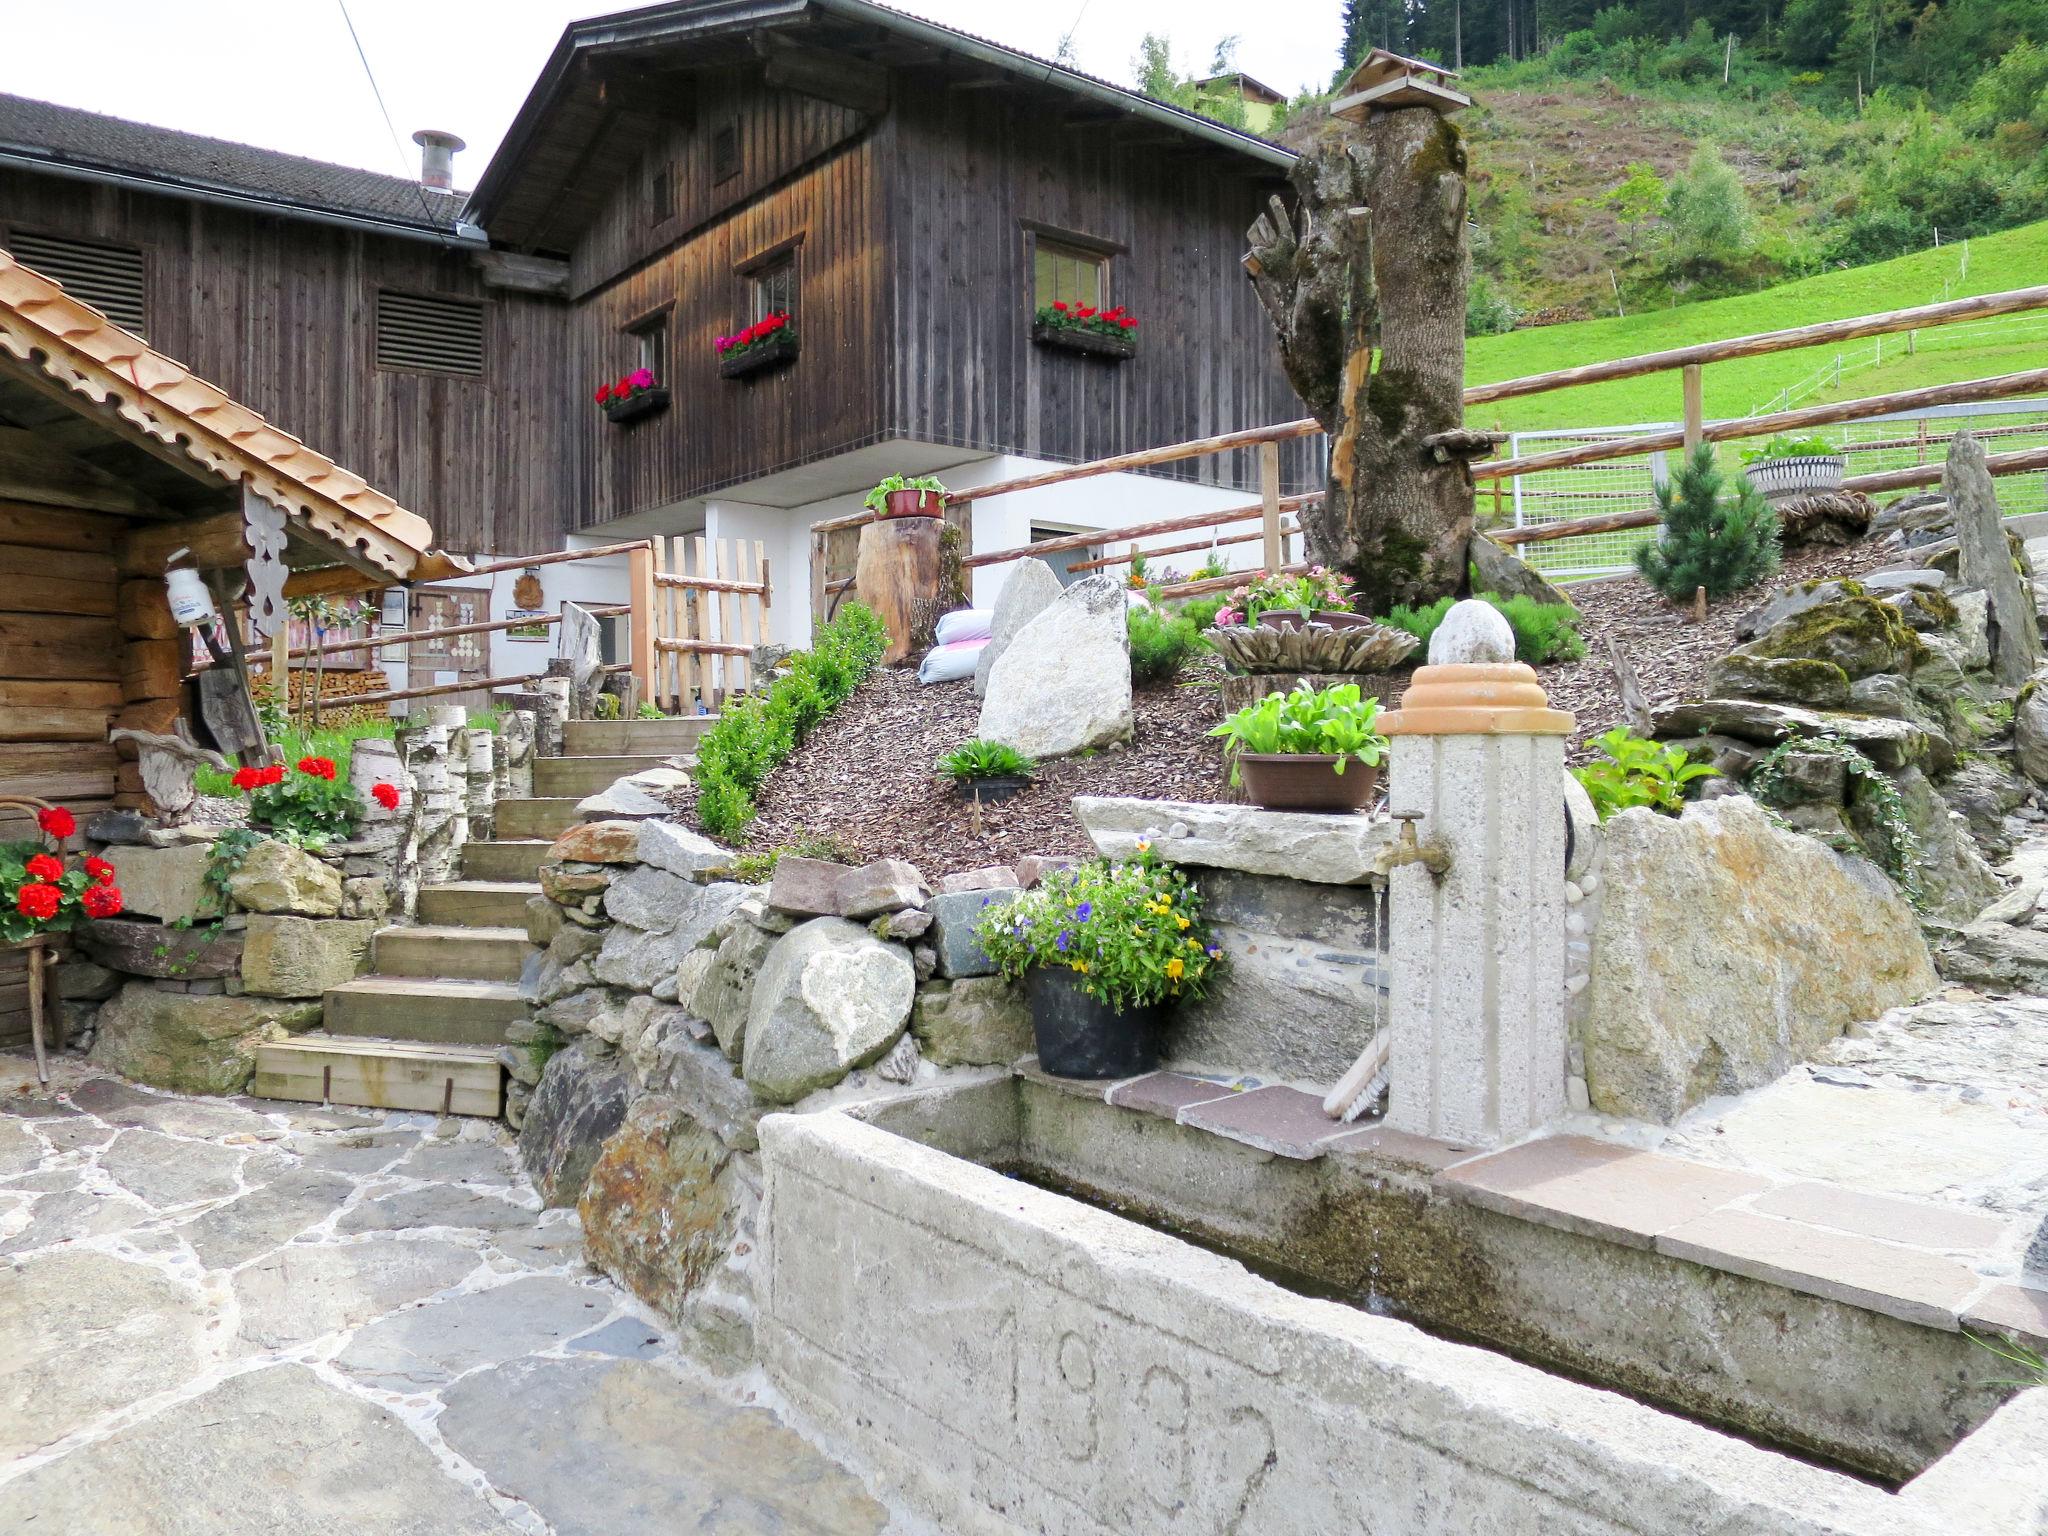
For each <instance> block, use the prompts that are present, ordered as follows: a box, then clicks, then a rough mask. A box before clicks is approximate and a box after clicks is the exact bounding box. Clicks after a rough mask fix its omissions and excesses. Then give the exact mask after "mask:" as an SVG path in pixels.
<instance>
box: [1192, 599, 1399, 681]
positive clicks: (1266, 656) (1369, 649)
mask: <svg viewBox="0 0 2048 1536" xmlns="http://www.w3.org/2000/svg"><path fill="white" fill-rule="evenodd" d="M1282 618H1284V619H1287V620H1290V621H1292V622H1289V623H1285V624H1278V623H1274V624H1269V623H1266V622H1265V620H1267V619H1282ZM1324 618H1332V619H1344V620H1346V621H1347V622H1346V623H1344V624H1342V625H1335V624H1325V623H1323V622H1322V620H1323V619H1324ZM1206 638H1207V639H1208V641H1209V644H1210V646H1211V647H1212V648H1213V649H1214V650H1215V652H1216V654H1217V655H1219V656H1221V657H1222V658H1223V662H1224V665H1225V666H1227V667H1229V668H1230V669H1231V671H1233V672H1288V673H1297V672H1298V673H1309V672H1314V673H1336V672H1387V671H1390V670H1392V669H1393V668H1394V667H1397V666H1399V665H1400V664H1401V663H1402V662H1404V661H1406V660H1407V659H1408V657H1409V656H1410V655H1411V654H1413V652H1414V650H1415V648H1416V646H1417V645H1418V644H1420V642H1419V641H1418V640H1416V638H1415V637H1414V636H1413V635H1411V634H1409V633H1408V631H1407V630H1405V629H1396V628H1394V626H1393V625H1391V624H1377V623H1375V622H1373V621H1372V620H1371V619H1368V618H1366V617H1365V616H1364V615H1363V614H1356V613H1333V614H1327V615H1326V614H1317V615H1316V616H1315V618H1314V619H1312V620H1310V621H1309V622H1308V623H1306V624H1304V623H1302V622H1301V615H1300V614H1298V613H1289V614H1261V615H1260V622H1259V623H1257V624H1232V625H1229V626H1227V627H1226V628H1223V629H1210V630H1208V631H1206Z"/></svg>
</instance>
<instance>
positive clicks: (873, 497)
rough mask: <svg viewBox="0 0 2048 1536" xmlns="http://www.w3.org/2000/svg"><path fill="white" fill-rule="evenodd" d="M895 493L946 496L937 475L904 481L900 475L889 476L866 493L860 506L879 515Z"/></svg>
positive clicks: (916, 477) (915, 477) (921, 476)
mask: <svg viewBox="0 0 2048 1536" xmlns="http://www.w3.org/2000/svg"><path fill="white" fill-rule="evenodd" d="M896 491H930V492H935V493H937V494H938V495H940V496H943V495H945V494H946V485H945V482H944V481H942V480H941V479H939V477H938V476H937V475H917V476H914V477H913V478H910V479H905V478H904V477H903V476H902V475H889V476H887V477H886V478H885V479H884V480H883V481H882V483H881V484H880V485H877V486H876V487H875V488H874V489H873V490H872V491H869V492H868V493H867V496H866V497H865V498H864V499H863V501H862V505H863V506H865V507H866V508H867V509H868V510H869V511H870V512H875V513H880V512H882V511H883V510H885V509H886V508H887V507H888V505H889V497H890V495H891V493H893V492H896Z"/></svg>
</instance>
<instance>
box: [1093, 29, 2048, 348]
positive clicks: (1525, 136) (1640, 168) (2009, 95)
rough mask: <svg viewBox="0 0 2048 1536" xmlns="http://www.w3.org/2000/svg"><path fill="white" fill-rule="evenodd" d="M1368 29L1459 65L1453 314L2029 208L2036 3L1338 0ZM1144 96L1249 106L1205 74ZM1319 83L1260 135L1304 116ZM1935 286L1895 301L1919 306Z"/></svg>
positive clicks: (1888, 242)
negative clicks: (1463, 236) (1459, 246)
mask: <svg viewBox="0 0 2048 1536" xmlns="http://www.w3.org/2000/svg"><path fill="white" fill-rule="evenodd" d="M1333 3H1336V4H1339V6H1340V8H1341V12H1342V18H1343V39H1344V40H1343V45H1342V50H1341V57H1339V58H1337V59H1333V60H1332V65H1333V73H1332V76H1331V85H1332V87H1334V86H1335V85H1336V84H1338V83H1340V82H1341V81H1342V80H1343V79H1344V77H1345V76H1346V75H1347V74H1348V73H1349V72H1350V70H1351V68H1353V67H1354V66H1355V64H1356V63H1357V61H1358V60H1359V59H1361V58H1362V57H1363V56H1364V54H1365V52H1366V51H1367V50H1368V49H1369V48H1373V47H1384V48H1388V49H1391V50H1392V51H1394V52H1397V53H1405V54H1409V55H1413V56H1417V57H1424V58H1429V59H1432V60H1434V61H1437V62H1440V63H1444V64H1449V65H1451V66H1453V67H1456V68H1460V69H1462V71H1463V86H1464V88H1465V89H1466V90H1468V91H1469V92H1470V93H1471V94H1472V95H1473V97H1474V98H1475V100H1476V101H1477V103H1478V106H1477V107H1476V108H1475V110H1474V111H1472V112H1470V113H1467V114H1465V115H1464V116H1462V117H1461V118H1460V122H1461V123H1462V125H1463V126H1464V127H1465V129H1466V131H1467V133H1468V134H1469V136H1470V138H1471V143H1472V159H1471V170H1472V215H1473V231H1472V248H1473V265H1474V282H1473V290H1472V308H1471V313H1470V315H1469V327H1468V328H1469V329H1470V330H1472V331H1473V332H1474V333H1485V332H1497V331H1502V330H1507V329H1511V328H1514V327H1516V326H1518V325H1525V324H1540V323H1545V322H1549V321H1558V320H1571V319H1580V318H1585V317H1588V316H1592V315H1602V314H1604V315H1612V314H1616V313H1627V312H1629V311H1631V310H1633V309H1640V308H1644V307H1662V306H1665V305H1670V304H1674V303H1681V302H1687V301H1690V300H1692V299H1698V298H1707V297H1715V296H1718V295H1722V294H1730V293H1741V292H1749V291H1754V290H1756V289H1760V288H1764V287H1768V286H1771V285H1773V284H1775V283H1779V282H1783V281H1787V280H1789V279H1792V278H1797V277H1803V276H1807V275H1810V274H1813V273H1816V272H1820V271H1825V270H1828V269H1831V268H1841V267H1850V266H1860V265H1863V264H1865V263H1868V262H1874V261H1881V260H1884V259H1887V258H1889V257H1893V256H1899V255H1904V254H1907V253H1909V252H1913V251H1919V250H1925V249H1928V248H1930V247H1933V246H1937V245H1944V244H1954V243H1956V242H1959V241H1962V240H1966V239H1967V238H1969V237H1970V236H1973V235H1980V234H1987V233H1990V232H1992V231H1994V230H2000V229H2006V228H2010V227H2012V226H2014V225H2018V224H2022V223H2027V222H2030V221H2033V220H2036V219H2041V218H2044V217H2048V0H1926V3H1924V4H1920V5H1917V6H1916V5H1915V4H1914V3H1912V0H1624V3H1613V4H1602V3H1601V0H1333ZM1230 57H1231V40H1229V39H1225V40H1224V42H1223V43H1222V44H1220V45H1219V46H1218V48H1217V51H1216V55H1215V58H1214V59H1213V60H1212V67H1211V69H1210V71H1209V73H1208V75H1207V76H1204V77H1201V78H1200V79H1199V80H1198V79H1197V78H1191V77H1182V76H1179V75H1177V74H1176V73H1175V72H1174V70H1173V67H1172V64H1171V50H1170V48H1169V47H1168V45H1167V43H1166V40H1165V39H1163V38H1148V39H1147V40H1146V47H1145V49H1144V51H1143V52H1142V53H1141V55H1140V56H1139V58H1138V59H1137V60H1135V61H1134V66H1133V72H1134V75H1135V77H1136V81H1137V84H1138V85H1139V86H1140V87H1141V88H1142V89H1144V90H1146V91H1148V92H1149V93H1151V94H1153V95H1156V96H1160V97H1162V98H1163V99H1167V100H1172V101H1175V102H1177V103H1179V104H1180V105H1183V106H1188V107H1190V108H1192V109H1193V110H1196V111H1201V112H1205V113H1207V114H1208V115H1211V116H1215V117H1219V118H1222V119H1224V120H1226V121H1231V120H1235V121H1237V122H1238V123H1239V125H1240V126H1243V125H1244V117H1243V113H1242V109H1241V107H1240V105H1239V104H1238V103H1237V102H1236V101H1235V100H1234V99H1230V98H1228V97H1226V96H1224V95H1222V94H1220V93H1219V91H1218V89H1217V86H1216V84H1215V82H1214V77H1215V76H1217V75H1219V74H1223V73H1224V72H1225V71H1227V69H1228V68H1229V65H1230ZM1330 95H1331V92H1330V91H1329V90H1324V91H1320V92H1309V93H1306V94H1304V95H1302V96H1300V97H1297V98H1296V99H1295V100H1294V101H1292V102H1290V103H1288V104H1287V106H1286V107H1285V108H1284V109H1283V111H1282V112H1281V114H1280V115H1279V117H1278V118H1277V119H1275V120H1274V121H1272V122H1270V123H1268V124H1266V125H1265V130H1264V131H1266V132H1267V133H1269V134H1271V135H1274V136H1277V137H1279V138H1281V139H1282V140H1283V141H1290V140H1291V141H1299V140H1300V139H1302V138H1304V137H1306V136H1308V135H1312V134H1313V133H1314V132H1316V131H1317V127H1318V124H1319V122H1320V121H1321V120H1322V119H1323V117H1324V115H1325V114H1324V108H1325V106H1326V105H1327V102H1328V101H1329V99H1330ZM1932 297H1935V295H1932V294H1929V295H1908V296H1903V299H1902V301H1903V302H1922V301H1924V300H1925V299H1929V298H1932Z"/></svg>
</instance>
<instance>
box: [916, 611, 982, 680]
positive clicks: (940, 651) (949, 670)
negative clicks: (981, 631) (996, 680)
mask: <svg viewBox="0 0 2048 1536" xmlns="http://www.w3.org/2000/svg"><path fill="white" fill-rule="evenodd" d="M941 622H942V623H943V622H944V621H943V620H941ZM987 644H988V637H987V636H986V635H984V636H983V637H982V638H981V639H979V640H956V641H955V642H954V643H953V644H951V645H935V646H933V647H932V648H931V649H930V650H928V651H926V652H925V653H924V660H923V662H922V663H920V664H919V666H918V669H917V680H918V681H919V682H920V683H957V682H959V681H960V680H961V679H962V678H967V677H972V676H974V664H975V663H976V662H977V661H979V660H980V659H981V648H982V647H983V646H984V645H987Z"/></svg>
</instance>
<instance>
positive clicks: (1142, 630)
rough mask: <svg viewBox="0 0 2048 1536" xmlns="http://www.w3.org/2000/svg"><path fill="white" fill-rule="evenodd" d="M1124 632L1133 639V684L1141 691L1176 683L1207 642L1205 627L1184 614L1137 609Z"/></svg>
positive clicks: (1125, 626)
mask: <svg viewBox="0 0 2048 1536" xmlns="http://www.w3.org/2000/svg"><path fill="white" fill-rule="evenodd" d="M1124 629H1125V631H1126V632H1127V633H1128V634H1129V635H1130V639H1131V681H1132V682H1133V683H1136V684H1137V685H1138V686H1139V687H1143V686H1145V685H1146V684H1148V683H1164V682H1170V681H1172V680H1173V678H1174V676H1175V675H1176V674H1178V673H1179V671H1180V669H1181V668H1182V667H1183V666H1185V665H1187V661H1188V658H1189V657H1190V656H1192V655H1194V654H1195V652H1196V651H1199V650H1200V649H1201V648H1202V647H1203V646H1204V645H1205V644H1206V643H1207V642H1206V641H1204V640H1203V639H1202V630H1201V626H1200V625H1198V624H1197V623H1195V621H1194V620H1193V619H1191V618H1189V617H1188V616H1187V615H1186V614H1184V613H1161V612H1160V611H1159V610H1158V609H1156V608H1133V609H1131V611H1130V612H1129V613H1128V614H1127V615H1125V618H1124Z"/></svg>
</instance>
